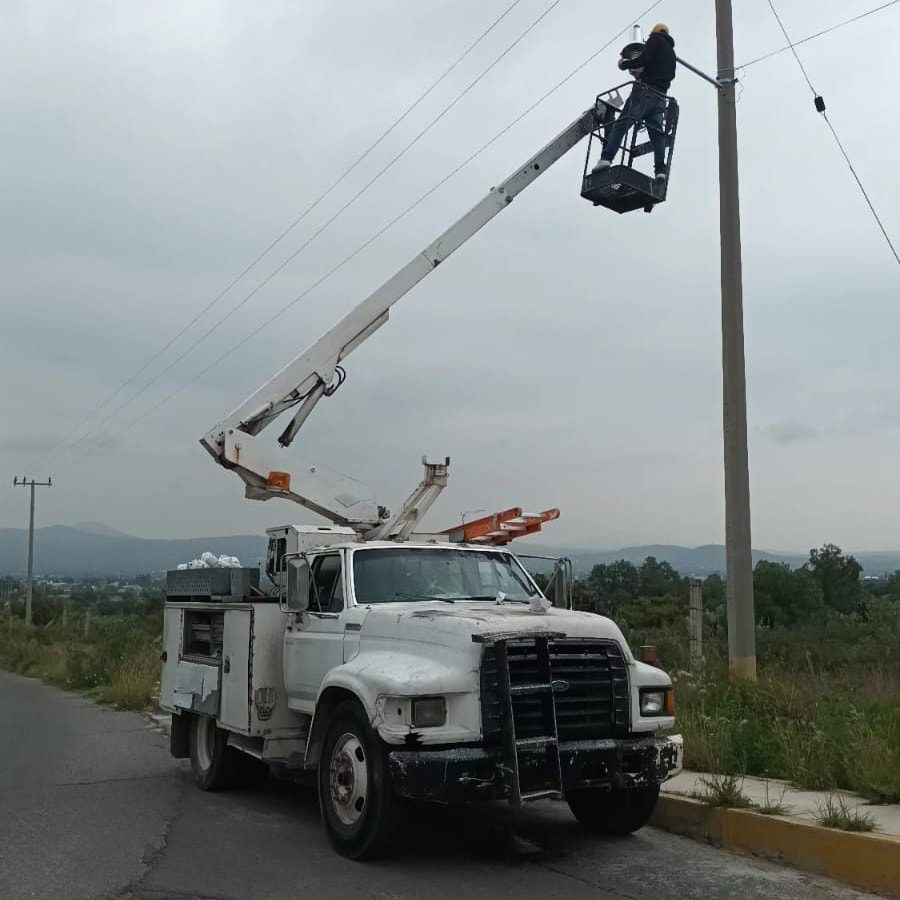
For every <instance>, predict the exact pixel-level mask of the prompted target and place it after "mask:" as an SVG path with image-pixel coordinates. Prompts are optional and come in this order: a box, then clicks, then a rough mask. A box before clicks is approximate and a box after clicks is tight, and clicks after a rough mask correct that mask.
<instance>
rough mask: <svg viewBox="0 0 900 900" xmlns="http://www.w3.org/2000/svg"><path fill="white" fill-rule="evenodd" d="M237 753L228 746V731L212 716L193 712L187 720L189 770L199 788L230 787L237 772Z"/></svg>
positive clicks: (239, 759) (210, 789)
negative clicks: (188, 730) (188, 727)
mask: <svg viewBox="0 0 900 900" xmlns="http://www.w3.org/2000/svg"><path fill="white" fill-rule="evenodd" d="M241 762H242V760H241V753H240V751H239V750H235V749H234V747H229V746H228V732H227V731H223V730H222V729H221V728H218V727H217V726H216V720H215V719H214V718H212V716H200V715H195V716H194V717H193V721H192V722H191V771H192V772H193V773H194V781H195V782H196V784H197V787H199V788H200V789H201V790H204V791H223V790H227V789H228V788H230V787H234V785H235V783H236V781H237V779H238V776H239V774H240V771H241Z"/></svg>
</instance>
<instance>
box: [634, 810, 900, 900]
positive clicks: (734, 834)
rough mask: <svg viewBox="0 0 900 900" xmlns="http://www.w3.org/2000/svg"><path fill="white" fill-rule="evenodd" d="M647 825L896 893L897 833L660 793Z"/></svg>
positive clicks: (899, 878)
mask: <svg viewBox="0 0 900 900" xmlns="http://www.w3.org/2000/svg"><path fill="white" fill-rule="evenodd" d="M651 824H652V825H654V826H656V827H657V828H662V829H664V830H665V831H671V832H673V833H675V834H681V835H684V836H685V837H690V838H694V839H695V840H700V841H705V842H706V843H709V844H713V845H714V846H716V847H722V848H724V849H726V850H732V851H735V852H737V853H745V854H750V855H753V856H759V857H762V858H764V859H768V860H772V861H774V862H778V863H782V864H784V865H788V866H791V867H792V868H795V869H800V870H802V871H804V872H813V873H815V874H816V875H825V876H827V877H828V878H835V879H837V880H839V881H843V882H846V883H847V884H851V885H853V886H854V887H858V888H862V889H863V890H868V891H876V892H878V893H880V894H884V895H886V896H888V897H897V898H900V838H897V837H894V836H892V835H885V834H878V833H872V832H869V833H859V832H850V831H839V830H837V829H834V828H824V827H822V826H821V825H817V824H815V823H814V822H810V821H808V820H805V819H798V818H794V817H791V816H764V815H762V814H761V813H757V812H752V811H751V810H745V809H722V808H720V807H712V806H708V805H707V804H705V803H701V802H700V801H698V800H692V799H690V798H688V797H676V796H673V795H671V794H661V795H660V797H659V802H658V803H657V806H656V811H655V812H654V814H653V818H652V820H651Z"/></svg>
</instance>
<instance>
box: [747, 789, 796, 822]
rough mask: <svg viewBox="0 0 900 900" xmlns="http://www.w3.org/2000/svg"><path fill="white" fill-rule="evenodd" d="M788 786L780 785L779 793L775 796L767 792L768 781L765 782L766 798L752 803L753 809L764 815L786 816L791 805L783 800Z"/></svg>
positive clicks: (789, 811)
mask: <svg viewBox="0 0 900 900" xmlns="http://www.w3.org/2000/svg"><path fill="white" fill-rule="evenodd" d="M787 789H788V786H787V785H786V784H783V785H782V786H781V793H780V794H779V795H778V796H777V797H776V796H774V795H773V794H770V793H769V782H768V781H767V782H766V799H765V800H764V801H763V802H762V803H757V804H755V805H754V809H755V810H756V812H758V813H762V815H764V816H788V815H790V813H791V810H792V809H793V807H792V806H791V805H790V804H789V803H785V802H784V796H785V794H786V793H787Z"/></svg>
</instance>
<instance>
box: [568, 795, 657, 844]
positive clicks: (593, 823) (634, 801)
mask: <svg viewBox="0 0 900 900" xmlns="http://www.w3.org/2000/svg"><path fill="white" fill-rule="evenodd" d="M658 798H659V785H658V784H653V785H647V786H644V787H634V788H612V789H611V790H605V791H604V790H600V789H599V788H587V789H585V790H582V791H571V792H570V793H568V794H566V801H567V802H568V804H569V809H571V810H572V814H573V815H574V816H575V818H576V819H578V821H579V823H580V824H581V825H582V826H583V827H584V828H587V829H589V830H591V831H596V832H597V833H599V834H631V833H632V832H633V831H637V830H638V829H639V828H643V827H644V826H645V825H646V824H647V823H648V822H649V821H650V816H652V815H653V810H654V809H655V808H656V801H657V799H658Z"/></svg>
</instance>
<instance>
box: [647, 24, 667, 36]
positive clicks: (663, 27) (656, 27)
mask: <svg viewBox="0 0 900 900" xmlns="http://www.w3.org/2000/svg"><path fill="white" fill-rule="evenodd" d="M658 32H662V33H663V34H668V33H669V26H668V25H664V24H663V23H662V22H659V23H658V24H656V25H654V26H653V28H651V29H650V34H657V33H658Z"/></svg>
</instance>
